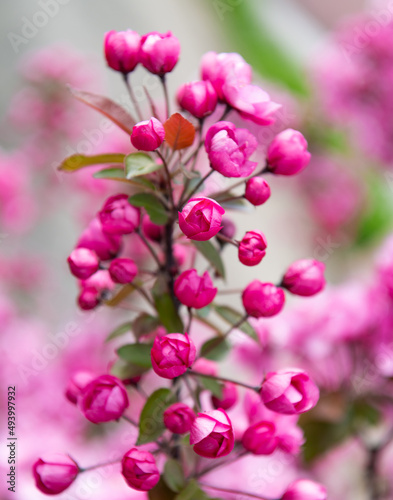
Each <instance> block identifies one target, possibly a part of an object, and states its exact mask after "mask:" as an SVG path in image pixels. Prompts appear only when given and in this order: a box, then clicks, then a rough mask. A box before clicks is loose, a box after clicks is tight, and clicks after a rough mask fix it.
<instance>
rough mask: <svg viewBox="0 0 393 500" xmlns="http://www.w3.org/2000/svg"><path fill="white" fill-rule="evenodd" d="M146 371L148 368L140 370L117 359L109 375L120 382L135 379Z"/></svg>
mask: <svg viewBox="0 0 393 500" xmlns="http://www.w3.org/2000/svg"><path fill="white" fill-rule="evenodd" d="M147 371H148V368H142V367H141V366H137V365H134V364H133V363H127V362H126V361H124V359H117V360H116V361H115V363H114V364H113V365H112V367H111V370H110V372H111V374H112V375H114V376H115V377H117V378H119V379H120V380H125V379H128V378H132V377H137V376H139V375H142V374H143V373H145V372H147Z"/></svg>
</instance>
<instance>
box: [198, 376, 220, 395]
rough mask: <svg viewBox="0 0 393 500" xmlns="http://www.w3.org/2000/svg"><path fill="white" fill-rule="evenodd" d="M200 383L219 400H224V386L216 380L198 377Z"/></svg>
mask: <svg viewBox="0 0 393 500" xmlns="http://www.w3.org/2000/svg"><path fill="white" fill-rule="evenodd" d="M198 380H199V382H200V383H201V384H202V385H203V387H204V388H205V389H207V390H208V391H210V392H211V393H212V394H213V395H214V396H216V397H217V398H218V399H221V398H222V389H223V384H222V382H219V381H218V380H215V379H214V378H209V377H203V376H201V377H198Z"/></svg>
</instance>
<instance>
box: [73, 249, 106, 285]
mask: <svg viewBox="0 0 393 500" xmlns="http://www.w3.org/2000/svg"><path fill="white" fill-rule="evenodd" d="M67 261H68V265H69V266H70V271H71V273H72V274H73V275H74V276H76V277H77V278H79V279H81V280H85V279H86V278H88V277H89V276H91V275H92V274H94V273H95V272H96V271H97V270H98V267H99V265H100V261H99V259H98V257H97V254H96V253H95V252H93V250H89V249H88V248H75V250H73V251H72V252H71V254H70V256H69V257H68V259H67Z"/></svg>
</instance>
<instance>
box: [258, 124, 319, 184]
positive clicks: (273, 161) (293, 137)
mask: <svg viewBox="0 0 393 500" xmlns="http://www.w3.org/2000/svg"><path fill="white" fill-rule="evenodd" d="M310 158H311V155H310V153H309V152H308V151H307V141H306V139H305V138H304V137H303V135H302V134H301V133H300V132H298V131H297V130H293V129H291V128H288V129H286V130H284V131H283V132H280V133H279V134H278V135H276V137H275V138H274V139H273V141H272V142H271V143H270V145H269V148H268V150H267V158H266V160H267V166H268V169H269V170H270V171H271V172H273V173H274V174H278V175H295V174H298V173H299V172H300V171H302V170H303V169H304V168H305V167H306V166H307V165H308V163H309V161H310Z"/></svg>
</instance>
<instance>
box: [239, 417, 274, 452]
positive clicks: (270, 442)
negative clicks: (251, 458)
mask: <svg viewBox="0 0 393 500" xmlns="http://www.w3.org/2000/svg"><path fill="white" fill-rule="evenodd" d="M277 444H278V441H277V437H276V426H275V425H274V424H273V422H268V421H266V422H264V421H262V422H257V423H256V424H254V425H251V426H250V427H248V429H246V431H245V432H244V434H243V437H242V445H243V446H244V448H245V449H246V450H248V451H250V452H251V453H253V454H254V455H270V454H271V453H273V451H274V450H275V449H276V448H277Z"/></svg>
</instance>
